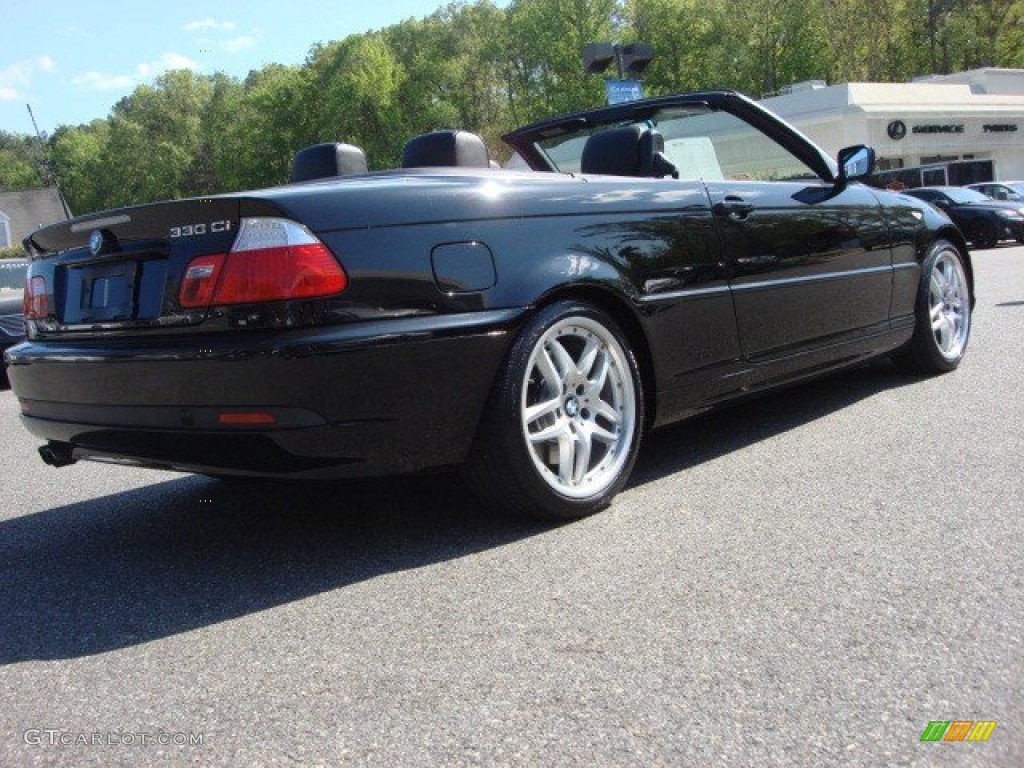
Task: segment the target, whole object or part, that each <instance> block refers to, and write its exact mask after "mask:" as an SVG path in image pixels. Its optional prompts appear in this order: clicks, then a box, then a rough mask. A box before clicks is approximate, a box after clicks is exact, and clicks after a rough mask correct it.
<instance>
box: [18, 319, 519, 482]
mask: <svg viewBox="0 0 1024 768" xmlns="http://www.w3.org/2000/svg"><path fill="white" fill-rule="evenodd" d="M523 312H524V310H518V309H517V310H501V311H491V312H480V313H466V314H463V315H452V316H443V317H429V318H414V319H402V320H390V321H383V322H367V323H358V324H351V325H343V326H334V327H331V328H318V329H307V330H298V331H288V332H279V333H259V334H256V333H253V334H249V333H245V332H238V333H230V334H223V335H221V336H219V337H216V338H211V337H200V338H199V339H183V338H181V337H178V338H175V339H173V340H167V341H150V340H146V345H145V346H142V345H140V344H139V343H138V341H139V340H138V339H135V340H132V341H126V340H117V341H114V340H111V341H97V340H92V341H90V342H82V343H75V344H69V343H61V342H36V341H28V342H25V343H22V344H19V345H18V346H16V347H14V348H12V349H11V350H9V351H8V353H7V360H8V362H9V363H10V368H9V371H10V379H11V384H12V387H13V389H14V391H15V394H16V395H17V396H18V399H19V402H20V405H21V409H22V421H23V423H24V424H25V426H26V427H27V428H28V430H29V431H30V432H32V433H33V434H34V435H36V436H38V437H40V438H42V439H44V440H48V441H56V442H59V443H63V444H69V445H70V447H71V451H72V454H71V455H72V456H73V457H74V458H75V459H79V458H85V459H97V460H113V461H120V462H125V463H132V464H136V465H141V466H150V467H160V468H170V469H180V470H185V471H192V472H203V473H208V474H242V475H261V476H281V477H346V476H364V475H376V474H390V473H398V472H414V471H418V470H422V469H427V468H431V467H437V466H445V465H451V464H457V463H460V462H461V461H463V460H464V458H465V455H466V452H467V451H468V449H469V446H470V444H471V442H472V439H473V436H474V434H475V431H476V426H477V422H478V420H479V415H480V412H481V410H482V409H483V407H484V403H485V402H486V399H487V395H488V393H489V391H490V387H491V384H492V382H493V380H494V377H495V375H496V372H497V370H498V368H499V366H500V364H501V361H502V359H503V358H504V356H505V353H506V350H507V347H508V344H509V342H510V339H511V338H512V336H513V332H514V329H515V328H516V327H517V325H518V322H519V320H520V318H521V317H522V314H523ZM253 413H258V414H261V415H262V417H261V419H260V420H261V421H269V423H236V422H237V419H235V418H234V417H235V416H239V415H241V414H250V415H251V414H253Z"/></svg>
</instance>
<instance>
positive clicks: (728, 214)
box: [711, 195, 754, 221]
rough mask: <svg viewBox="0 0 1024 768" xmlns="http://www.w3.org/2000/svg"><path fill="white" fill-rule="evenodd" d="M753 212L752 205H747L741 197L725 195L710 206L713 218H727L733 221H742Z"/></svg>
mask: <svg viewBox="0 0 1024 768" xmlns="http://www.w3.org/2000/svg"><path fill="white" fill-rule="evenodd" d="M753 210H754V205H753V204H752V203H748V202H747V201H746V200H744V199H743V198H742V197H737V196H736V195H726V196H725V197H724V198H723V199H722V200H721V201H720V202H717V203H715V204H714V205H712V206H711V212H712V213H713V214H715V216H721V217H723V218H729V219H732V220H733V221H742V220H743V219H745V218H747V216H749V215H750V212H751V211H753Z"/></svg>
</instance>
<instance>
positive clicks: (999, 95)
mask: <svg viewBox="0 0 1024 768" xmlns="http://www.w3.org/2000/svg"><path fill="white" fill-rule="evenodd" d="M761 103H762V104H764V106H766V107H767V108H768V109H770V110H772V111H773V112H775V113H776V114H778V115H781V116H782V117H784V118H786V119H787V120H788V121H790V122H791V123H793V124H794V125H795V126H797V127H798V128H799V129H800V130H801V131H803V132H804V133H806V134H807V135H808V136H810V137H811V138H812V139H814V141H816V142H817V143H818V144H819V145H820V146H821V147H822V148H823V149H826V150H827V151H829V152H830V153H831V154H832V155H833V157H834V156H835V154H836V152H837V151H838V150H839V149H840V148H841V147H845V146H849V145H851V144H868V145H870V146H872V147H874V148H875V152H876V153H877V156H878V159H879V165H878V167H879V170H888V169H896V168H904V167H911V166H922V165H931V164H942V163H949V162H952V161H955V160H990V161H992V172H993V176H994V178H995V179H996V180H1015V179H1024V69H975V70H970V71H967V72H958V73H956V74H952V75H935V76H931V77H927V78H920V79H917V80H914V81H913V82H910V83H844V84H842V85H825V83H823V82H819V81H812V82H808V83H798V84H796V85H793V86H790V87H789V88H786V89H784V92H782V93H780V94H778V95H775V96H771V97H768V98H765V99H763V100H762V102H761ZM931 183H935V182H931Z"/></svg>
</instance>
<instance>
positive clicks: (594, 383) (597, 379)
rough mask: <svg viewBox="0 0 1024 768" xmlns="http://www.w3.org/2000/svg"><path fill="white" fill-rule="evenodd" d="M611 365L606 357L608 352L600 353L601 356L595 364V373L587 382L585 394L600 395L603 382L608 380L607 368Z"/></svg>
mask: <svg viewBox="0 0 1024 768" xmlns="http://www.w3.org/2000/svg"><path fill="white" fill-rule="evenodd" d="M610 367H611V361H610V360H609V359H608V353H607V352H606V353H605V354H603V355H601V358H600V360H599V362H598V364H597V375H596V376H594V378H592V379H590V380H589V381H588V382H587V394H589V395H590V396H591V397H600V396H601V390H603V389H604V385H605V382H606V381H608V369H609V368H610Z"/></svg>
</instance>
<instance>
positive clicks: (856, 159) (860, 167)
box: [836, 144, 875, 184]
mask: <svg viewBox="0 0 1024 768" xmlns="http://www.w3.org/2000/svg"><path fill="white" fill-rule="evenodd" d="M837 161H838V163H839V177H838V178H837V179H836V182H837V183H839V184H845V183H846V182H848V181H854V180H856V179H863V178H864V177H865V176H870V175H871V174H872V172H873V171H874V170H875V150H873V149H872V148H871V147H866V146H864V145H863V144H856V145H854V146H852V147H843V148H842V149H840V150H839V156H838V158H837Z"/></svg>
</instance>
